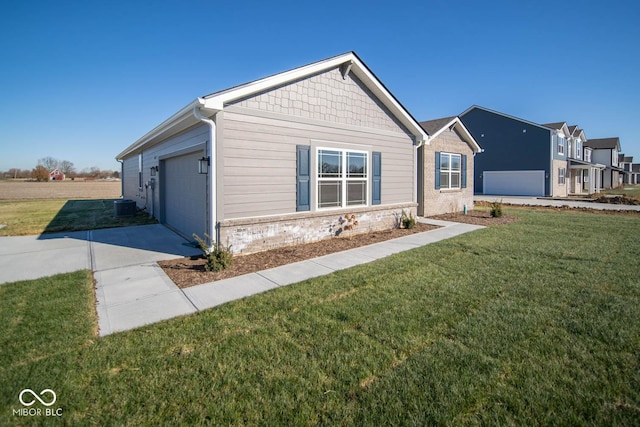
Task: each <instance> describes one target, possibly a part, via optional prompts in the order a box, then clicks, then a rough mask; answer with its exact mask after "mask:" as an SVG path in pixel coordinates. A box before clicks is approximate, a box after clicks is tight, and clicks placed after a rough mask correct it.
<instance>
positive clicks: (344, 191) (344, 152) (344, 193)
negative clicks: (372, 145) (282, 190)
mask: <svg viewBox="0 0 640 427" xmlns="http://www.w3.org/2000/svg"><path fill="white" fill-rule="evenodd" d="M320 151H339V152H341V153H342V156H341V157H342V177H341V178H334V177H331V178H320V177H319V176H318V174H319V171H318V156H319V155H320ZM347 153H358V154H364V155H365V156H366V159H365V165H366V176H365V178H359V177H358V178H348V177H347V176H346V170H347V169H346V167H347ZM313 154H314V157H313V159H312V161H313V186H314V196H315V197H314V198H315V203H314V208H315V210H316V211H331V210H342V209H346V208H361V207H367V206H370V205H371V194H370V193H371V191H370V189H371V151H366V150H358V149H353V148H340V147H336V146H333V147H331V146H316V147H314V153H313ZM321 181H340V182H341V185H342V201H341V206H330V207H320V197H319V193H320V191H319V189H318V187H319V185H318V184H319V183H320V182H321ZM349 181H352V182H353V181H357V182H360V181H365V183H366V184H365V185H366V188H365V203H364V204H360V205H347V182H349Z"/></svg>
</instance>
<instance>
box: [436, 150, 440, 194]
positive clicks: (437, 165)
mask: <svg viewBox="0 0 640 427" xmlns="http://www.w3.org/2000/svg"><path fill="white" fill-rule="evenodd" d="M439 189H440V152H439V151H436V190H439Z"/></svg>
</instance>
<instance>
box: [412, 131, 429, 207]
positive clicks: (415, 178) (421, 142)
mask: <svg viewBox="0 0 640 427" xmlns="http://www.w3.org/2000/svg"><path fill="white" fill-rule="evenodd" d="M425 144H427V141H425V140H419V141H418V143H417V144H414V145H413V149H414V152H413V201H414V202H416V203H417V204H418V206H417V207H416V212H417V211H418V208H419V207H420V200H418V187H419V184H418V176H419V175H420V174H419V173H418V168H419V167H420V164H419V163H418V150H419V149H420V147H422V146H423V145H425ZM422 161H423V162H424V156H423V157H422ZM423 168H424V165H423Z"/></svg>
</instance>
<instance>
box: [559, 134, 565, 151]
mask: <svg viewBox="0 0 640 427" xmlns="http://www.w3.org/2000/svg"><path fill="white" fill-rule="evenodd" d="M558 154H564V137H562V136H558Z"/></svg>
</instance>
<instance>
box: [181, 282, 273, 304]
mask: <svg viewBox="0 0 640 427" xmlns="http://www.w3.org/2000/svg"><path fill="white" fill-rule="evenodd" d="M277 287H278V285H277V284H276V283H274V282H272V281H271V280H269V279H266V278H265V277H263V276H261V275H259V274H257V273H251V274H245V275H242V276H238V277H232V278H230V279H225V280H220V281H218V282H212V283H205V284H203V285H198V286H192V287H189V288H185V289H183V290H182V291H183V292H184V294H185V295H186V296H187V298H189V300H190V301H191V302H192V303H193V305H194V306H195V307H196V308H197V309H198V310H205V309H207V308H211V307H215V306H218V305H220V304H224V303H225V302H229V301H233V300H236V299H240V298H244V297H248V296H251V295H255V294H259V293H262V292H266V291H268V290H270V289H274V288H277Z"/></svg>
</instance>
